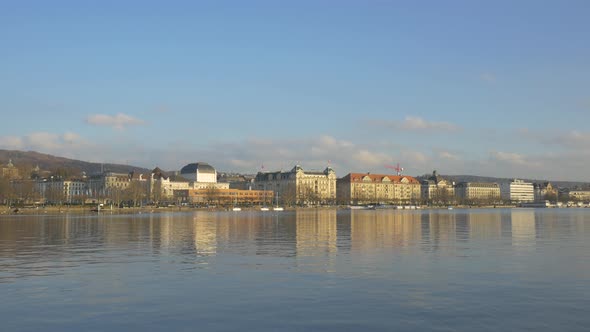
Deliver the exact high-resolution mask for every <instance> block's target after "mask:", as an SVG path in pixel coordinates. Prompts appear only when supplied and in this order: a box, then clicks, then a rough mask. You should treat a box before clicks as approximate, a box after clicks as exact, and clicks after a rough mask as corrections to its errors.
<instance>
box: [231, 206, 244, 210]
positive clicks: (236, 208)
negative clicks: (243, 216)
mask: <svg viewBox="0 0 590 332" xmlns="http://www.w3.org/2000/svg"><path fill="white" fill-rule="evenodd" d="M231 210H232V211H242V209H241V208H239V207H235V208H233V209H231Z"/></svg>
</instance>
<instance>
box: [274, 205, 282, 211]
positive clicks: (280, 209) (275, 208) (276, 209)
mask: <svg viewBox="0 0 590 332" xmlns="http://www.w3.org/2000/svg"><path fill="white" fill-rule="evenodd" d="M272 210H273V211H283V210H284V209H283V208H282V207H278V206H277V207H273V208H272Z"/></svg>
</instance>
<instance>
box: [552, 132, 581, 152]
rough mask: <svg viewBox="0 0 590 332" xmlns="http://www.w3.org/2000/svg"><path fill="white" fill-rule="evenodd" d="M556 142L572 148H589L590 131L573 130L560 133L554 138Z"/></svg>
mask: <svg viewBox="0 0 590 332" xmlns="http://www.w3.org/2000/svg"><path fill="white" fill-rule="evenodd" d="M553 141H554V142H555V143H556V144H559V145H563V146H566V147H572V148H589V147H590V132H579V131H577V130H572V131H570V132H569V133H565V134H562V135H558V136H557V137H555V138H554V139H553Z"/></svg>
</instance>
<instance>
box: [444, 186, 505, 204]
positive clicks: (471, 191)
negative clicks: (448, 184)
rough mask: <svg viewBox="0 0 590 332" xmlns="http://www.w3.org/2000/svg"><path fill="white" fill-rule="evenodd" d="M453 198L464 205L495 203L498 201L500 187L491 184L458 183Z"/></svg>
mask: <svg viewBox="0 0 590 332" xmlns="http://www.w3.org/2000/svg"><path fill="white" fill-rule="evenodd" d="M455 196H456V197H457V199H459V200H461V201H464V202H466V203H490V204H492V203H495V202H497V201H499V200H500V185H498V184H497V183H491V182H460V183H458V184H457V185H456V186H455Z"/></svg>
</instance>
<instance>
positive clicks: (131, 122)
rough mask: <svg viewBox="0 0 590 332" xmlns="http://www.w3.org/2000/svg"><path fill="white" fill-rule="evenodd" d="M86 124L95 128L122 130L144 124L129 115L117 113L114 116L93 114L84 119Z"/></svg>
mask: <svg viewBox="0 0 590 332" xmlns="http://www.w3.org/2000/svg"><path fill="white" fill-rule="evenodd" d="M86 123H88V124H91V125H96V126H106V127H113V128H115V129H119V130H123V129H125V127H127V126H135V125H142V124H144V123H145V122H144V121H143V120H141V119H137V118H134V117H132V116H130V115H127V114H123V113H118V114H116V115H107V114H94V115H90V116H88V117H87V118H86Z"/></svg>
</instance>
